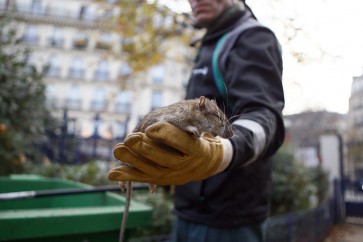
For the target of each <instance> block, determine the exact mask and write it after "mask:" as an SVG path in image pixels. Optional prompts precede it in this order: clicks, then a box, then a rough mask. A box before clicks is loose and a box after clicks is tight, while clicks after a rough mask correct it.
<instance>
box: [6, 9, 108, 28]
mask: <svg viewBox="0 0 363 242" xmlns="http://www.w3.org/2000/svg"><path fill="white" fill-rule="evenodd" d="M8 11H11V12H12V15H13V16H14V17H15V18H17V19H19V20H23V21H25V22H30V23H44V24H54V25H65V26H74V27H79V28H99V27H103V28H105V27H107V26H105V24H104V21H103V20H105V17H102V16H93V15H92V16H88V17H83V16H80V15H79V14H77V13H70V12H69V11H62V10H61V11H60V10H59V9H58V8H53V9H52V8H49V9H44V10H42V11H34V10H32V9H31V8H30V7H29V6H25V5H24V6H23V5H21V4H16V7H15V11H14V12H13V11H12V10H11V9H5V8H2V9H0V14H1V13H5V12H8Z"/></svg>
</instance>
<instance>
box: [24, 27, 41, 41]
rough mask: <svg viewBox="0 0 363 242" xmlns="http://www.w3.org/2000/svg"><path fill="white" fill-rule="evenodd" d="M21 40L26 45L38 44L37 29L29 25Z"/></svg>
mask: <svg viewBox="0 0 363 242" xmlns="http://www.w3.org/2000/svg"><path fill="white" fill-rule="evenodd" d="M23 40H24V42H25V43H27V44H38V41H39V33H38V28H37V27H36V26H33V25H29V26H28V28H27V29H26V30H25V32H24V36H23Z"/></svg>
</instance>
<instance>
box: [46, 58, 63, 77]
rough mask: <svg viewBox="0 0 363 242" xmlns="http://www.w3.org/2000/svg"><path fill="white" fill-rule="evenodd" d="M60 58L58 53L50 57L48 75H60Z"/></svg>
mask: <svg viewBox="0 0 363 242" xmlns="http://www.w3.org/2000/svg"><path fill="white" fill-rule="evenodd" d="M59 64H60V63H59V58H58V56H56V55H52V56H50V57H49V60H48V65H49V67H48V72H47V75H48V76H53V77H57V76H60V66H59Z"/></svg>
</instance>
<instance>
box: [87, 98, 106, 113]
mask: <svg viewBox="0 0 363 242" xmlns="http://www.w3.org/2000/svg"><path fill="white" fill-rule="evenodd" d="M90 109H91V110H92V111H94V112H101V111H104V110H105V109H106V102H105V101H98V100H93V101H91V106H90Z"/></svg>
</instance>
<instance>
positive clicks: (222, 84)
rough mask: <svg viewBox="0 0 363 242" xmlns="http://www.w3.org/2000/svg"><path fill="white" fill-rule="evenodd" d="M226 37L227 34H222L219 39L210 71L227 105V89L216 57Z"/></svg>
mask: <svg viewBox="0 0 363 242" xmlns="http://www.w3.org/2000/svg"><path fill="white" fill-rule="evenodd" d="M227 37H228V34H224V35H223V36H222V37H221V38H219V40H218V42H217V45H216V48H215V50H214V52H213V55H212V70H213V76H214V81H215V83H216V86H217V88H218V91H219V93H220V94H221V95H222V97H223V100H224V101H225V102H226V103H228V94H227V88H226V85H225V81H224V79H223V75H222V73H221V70H220V68H219V58H218V57H219V54H220V52H221V49H222V46H223V44H224V42H225V41H226V39H227Z"/></svg>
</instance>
